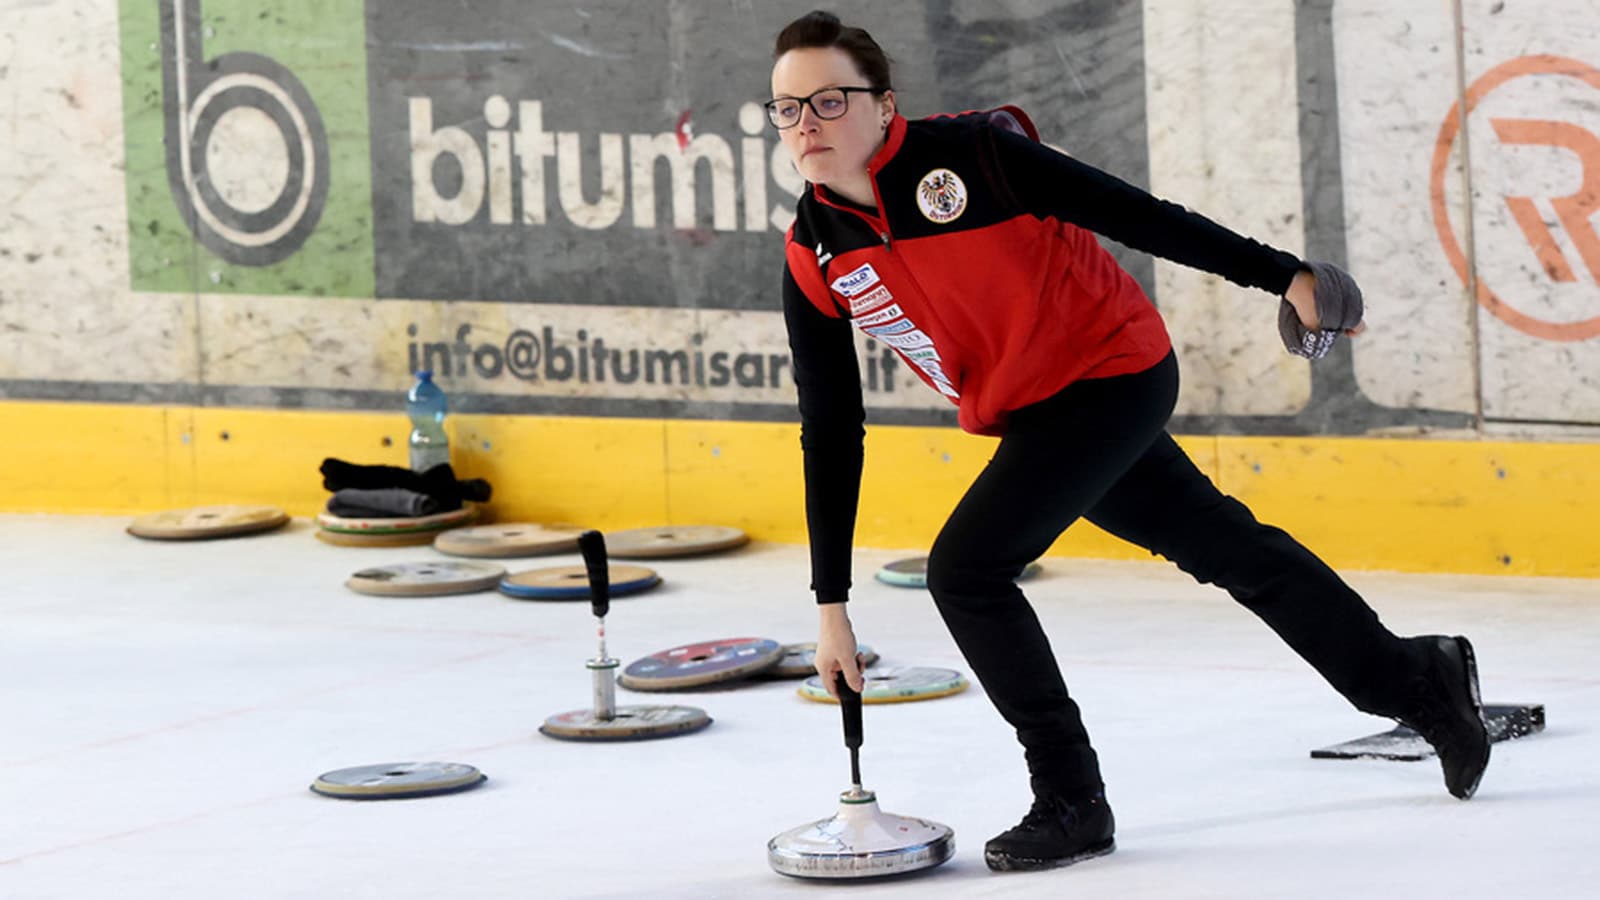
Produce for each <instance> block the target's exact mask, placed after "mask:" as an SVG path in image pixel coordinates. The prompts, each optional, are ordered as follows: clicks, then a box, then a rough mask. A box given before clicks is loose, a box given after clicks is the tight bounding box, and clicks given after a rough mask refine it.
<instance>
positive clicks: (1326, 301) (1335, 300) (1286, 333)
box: [1278, 262, 1364, 359]
mask: <svg viewBox="0 0 1600 900" xmlns="http://www.w3.org/2000/svg"><path fill="white" fill-rule="evenodd" d="M1305 266H1306V268H1307V269H1309V270H1310V272H1311V276H1312V277H1313V278H1315V279H1316V286H1315V287H1314V288H1313V292H1312V296H1313V297H1315V299H1316V304H1317V324H1318V327H1317V329H1316V330H1314V331H1313V330H1311V329H1308V328H1306V327H1305V326H1304V325H1302V324H1300V316H1299V314H1297V313H1296V312H1295V311H1294V307H1293V306H1291V305H1289V301H1288V300H1280V301H1278V334H1279V336H1281V337H1282V338H1283V346H1284V348H1285V349H1287V350H1288V351H1289V352H1290V353H1293V354H1294V355H1295V356H1304V357H1305V358H1306V359H1321V358H1322V357H1324V356H1326V355H1327V354H1328V351H1329V350H1332V349H1333V342H1334V341H1335V340H1337V339H1338V337H1339V335H1340V334H1343V333H1344V331H1345V329H1347V328H1354V327H1356V326H1357V325H1359V324H1361V315H1362V313H1363V312H1364V308H1363V306H1362V303H1361V288H1359V287H1357V286H1356V280H1355V279H1354V278H1351V277H1350V273H1349V272H1346V271H1345V270H1343V269H1341V268H1339V267H1338V266H1336V265H1334V264H1333V263H1325V262H1307V263H1306V264H1305Z"/></svg>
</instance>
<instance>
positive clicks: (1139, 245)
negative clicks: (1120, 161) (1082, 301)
mask: <svg viewBox="0 0 1600 900" xmlns="http://www.w3.org/2000/svg"><path fill="white" fill-rule="evenodd" d="M990 133H991V134H992V135H993V140H994V150H995V157H996V162H997V164H998V170H999V172H1000V173H1001V178H1002V179H1003V180H1004V181H1005V182H1006V184H1007V186H1008V189H1009V190H1010V192H1011V195H1012V196H1013V197H1014V198H1016V200H1017V204H1018V205H1019V206H1020V207H1021V208H1022V209H1023V210H1024V211H1025V212H1027V213H1029V214H1031V215H1034V216H1038V217H1039V218H1055V219H1059V220H1061V221H1063V222H1070V223H1072V224H1074V225H1077V226H1079V227H1081V228H1086V229H1088V230H1089V231H1093V232H1095V233H1096V234H1102V235H1105V236H1106V237H1108V238H1111V239H1112V240H1114V241H1117V242H1118V243H1121V244H1126V245H1127V246H1129V247H1132V248H1134V249H1136V250H1143V251H1145V252H1146V253H1151V254H1154V255H1156V256H1159V257H1161V258H1163V259H1169V260H1172V261H1173V262H1176V263H1181V264H1183V265H1186V266H1190V267H1192V268H1196V269H1200V270H1203V271H1206V272H1211V273H1213V274H1215V275H1221V276H1222V277H1223V278H1226V279H1228V280H1229V281H1232V282H1234V283H1235V284H1240V285H1244V286H1246V287H1253V288H1260V289H1261V290H1264V291H1268V292H1270V293H1273V294H1276V295H1278V296H1280V297H1281V296H1284V295H1285V293H1286V292H1288V291H1289V290H1290V286H1291V284H1293V283H1295V282H1297V281H1298V282H1301V284H1302V285H1303V287H1304V293H1305V294H1306V295H1307V296H1306V298H1305V299H1306V300H1307V301H1309V299H1310V298H1309V293H1310V284H1309V282H1310V277H1311V276H1310V274H1309V273H1306V272H1305V270H1304V268H1303V266H1302V264H1301V262H1300V259H1299V258H1298V257H1296V256H1295V255H1294V254H1292V253H1288V252H1285V251H1283V250H1278V249H1276V248H1274V247H1269V246H1267V245H1266V244H1263V243H1261V242H1259V241H1256V240H1252V239H1250V238H1247V237H1245V236H1243V235H1241V234H1238V233H1236V232H1234V231H1231V230H1230V229H1228V228H1224V227H1223V226H1221V225H1218V224H1217V223H1216V222H1213V221H1211V220H1210V219H1208V218H1206V217H1205V216H1202V215H1200V214H1199V213H1196V212H1193V211H1191V210H1189V209H1186V208H1184V207H1183V206H1180V205H1178V204H1176V203H1172V202H1170V201H1167V200H1162V199H1160V198H1158V197H1154V196H1151V195H1150V194H1149V193H1148V192H1146V191H1144V190H1141V189H1140V188H1137V187H1135V186H1133V185H1131V184H1128V183H1127V182H1125V181H1123V180H1121V179H1119V178H1117V177H1116V176H1114V175H1110V174H1107V173H1105V172H1102V171H1100V170H1099V169H1096V168H1095V167H1093V166H1090V165H1088V164H1086V163H1083V162H1080V161H1078V160H1076V159H1073V158H1072V157H1070V156H1067V155H1065V154H1063V153H1059V152H1057V151H1056V150H1053V149H1051V148H1050V147H1047V146H1045V145H1044V144H1041V143H1038V142H1037V141H1033V140H1030V139H1029V138H1027V137H1024V136H1023V135H1019V134H1013V133H1011V132H1007V131H1001V130H998V129H997V130H993V131H991V132H990ZM1297 273H1304V274H1305V278H1304V279H1297V278H1296V275H1297ZM1295 293H1296V294H1299V293H1302V291H1300V290H1296V292H1295ZM1290 300H1291V302H1294V300H1295V298H1294V297H1291V298H1290ZM1294 305H1295V307H1296V310H1297V311H1301V305H1300V304H1299V303H1295V304H1294ZM1314 306H1315V305H1314V304H1308V308H1309V309H1310V311H1311V312H1312V314H1313V315H1315V309H1314Z"/></svg>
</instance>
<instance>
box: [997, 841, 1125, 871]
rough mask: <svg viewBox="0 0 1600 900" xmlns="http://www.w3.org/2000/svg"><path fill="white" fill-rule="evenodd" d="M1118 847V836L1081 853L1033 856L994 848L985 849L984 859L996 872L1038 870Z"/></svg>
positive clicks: (1104, 853) (1070, 862) (1053, 867)
mask: <svg viewBox="0 0 1600 900" xmlns="http://www.w3.org/2000/svg"><path fill="white" fill-rule="evenodd" d="M1115 849H1117V840H1116V838H1106V839H1105V840H1104V841H1102V842H1100V843H1098V844H1095V845H1093V846H1091V847H1090V848H1089V849H1087V850H1084V851H1083V852H1081V853H1074V854H1073V855H1071V856H1058V857H1053V858H1039V857H1033V856H1012V855H1011V854H1009V853H1000V852H996V851H994V850H984V851H983V861H984V862H985V863H987V864H988V866H989V868H991V869H993V870H994V871H996V872H1036V871H1039V870H1041V869H1059V868H1061V867H1062V866H1070V865H1072V864H1073V863H1078V862H1083V861H1084V860H1086V859H1094V858H1095V857H1097V856H1106V855H1108V854H1110V853H1111V852H1112V851H1113V850H1115Z"/></svg>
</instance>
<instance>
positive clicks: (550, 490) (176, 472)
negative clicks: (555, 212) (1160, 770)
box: [0, 401, 1600, 577]
mask: <svg viewBox="0 0 1600 900" xmlns="http://www.w3.org/2000/svg"><path fill="white" fill-rule="evenodd" d="M447 424H448V426H449V429H450V434H451V448H452V461H453V463H454V465H455V466H456V469H457V471H458V473H459V474H460V475H461V476H462V477H479V478H486V479H488V480H489V481H490V482H491V483H492V484H493V485H494V501H493V503H492V505H491V509H490V513H491V515H492V516H493V518H495V519H499V520H502V521H512V520H521V521H538V522H573V523H578V524H581V525H584V526H588V527H596V528H602V529H617V528H632V527H641V526H648V525H659V524H718V525H732V526H735V527H738V528H742V529H744V530H745V531H746V532H748V533H749V534H750V536H751V537H752V538H755V539H756V540H771V541H782V542H792V543H801V542H804V540H805V522H804V512H803V504H802V485H801V478H800V448H799V439H798V427H797V426H796V425H794V424H785V423H779V424H774V423H762V422H719V421H700V420H689V421H678V420H672V421H663V420H650V419H610V418H581V417H564V416H509V415H508V416H475V415H460V416H452V417H451V418H450V419H449V420H448V423H447ZM408 428H409V424H408V422H407V420H406V419H405V417H404V416H403V415H399V414H392V415H391V414H378V413H356V412H324V411H316V412H307V411H281V410H260V409H214V408H189V407H160V406H131V405H102V404H77V403H34V402H17V401H7V402H3V403H0V429H4V433H5V434H6V435H7V436H8V439H7V446H8V450H9V452H8V453H7V454H6V463H7V464H6V465H5V466H4V467H3V469H0V510H4V511H11V512H58V513H115V514H123V513H126V514H132V513H140V512H149V511H153V510H159V509H166V508H172V507H181V506H191V505H196V504H212V503H266V504H274V505H277V506H281V507H283V508H284V509H286V510H288V511H289V512H290V513H292V514H295V515H301V516H309V515H314V514H315V513H316V512H318V511H319V510H320V509H321V508H322V504H323V502H324V501H325V500H326V497H327V493H326V491H324V490H323V488H322V484H321V476H320V475H319V474H318V472H317V467H318V465H319V464H320V463H321V461H322V460H323V459H324V458H325V457H329V456H334V457H338V458H340V459H344V460H348V461H350V462H357V463H386V464H390V465H405V461H406V436H407V433H408ZM1180 441H1181V443H1182V444H1183V445H1184V447H1185V448H1186V449H1187V450H1188V451H1189V453H1190V454H1191V455H1192V456H1193V457H1194V459H1195V461H1196V463H1197V464H1199V466H1200V467H1201V469H1203V470H1204V471H1206V472H1207V473H1208V474H1210V475H1211V476H1212V477H1213V478H1214V479H1215V480H1216V481H1217V483H1218V484H1219V485H1220V486H1221V487H1222V489H1223V490H1224V491H1226V492H1228V493H1230V494H1232V495H1234V496H1236V497H1238V498H1240V499H1241V500H1243V501H1244V502H1245V503H1246V504H1248V505H1249V506H1250V507H1251V509H1253V510H1254V511H1255V512H1256V514H1257V516H1258V517H1260V518H1261V519H1262V520H1263V521H1267V522H1271V523H1273V524H1276V525H1279V526H1281V527H1283V528H1286V529H1287V530H1289V531H1290V532H1291V533H1293V534H1294V535H1295V536H1296V537H1298V538H1300V539H1301V540H1302V541H1303V542H1305V543H1306V544H1307V545H1308V546H1310V547H1311V548H1312V549H1313V550H1314V551H1316V552H1317V553H1318V554H1319V555H1320V556H1322V557H1323V558H1324V559H1326V560H1327V561H1328V562H1329V563H1330V564H1332V565H1334V566H1337V567H1343V568H1350V569H1388V570H1396V571H1412V572H1463V573H1491V574H1493V573H1507V574H1522V575H1530V574H1537V575H1558V576H1580V577H1593V576H1600V553H1596V552H1595V544H1594V533H1595V527H1594V526H1595V525H1596V522H1597V519H1600V513H1597V512H1596V511H1597V510H1600V444H1593V443H1519V442H1506V441H1489V440H1482V441H1477V440H1425V439H1399V438H1298V437H1296V438H1275V437H1235V436H1227V437H1189V438H1181V439H1180ZM993 446H994V440H993V439H991V438H979V437H973V436H971V435H966V434H962V433H961V432H959V431H957V430H955V429H946V428H913V427H888V426H879V427H874V428H872V429H870V430H869V433H868V437H867V471H866V477H865V483H864V485H863V489H862V508H861V514H860V518H859V521H858V524H857V530H856V533H857V543H858V544H859V545H860V546H864V547H892V548H924V547H926V546H927V545H928V544H929V543H930V542H931V541H932V540H933V537H934V535H935V534H936V533H937V532H938V529H939V526H940V524H941V523H942V522H943V520H944V517H945V515H946V514H947V513H948V512H949V511H950V509H951V508H952V507H953V506H954V505H955V503H956V501H957V500H958V499H959V498H960V496H961V493H962V492H963V491H964V490H965V488H966V486H967V485H968V484H969V483H970V482H971V480H972V478H973V477H974V476H975V475H976V474H977V472H978V471H979V470H980V469H981V468H982V466H983V465H984V463H985V462H987V460H988V458H989V455H990V453H991V452H992V448H993ZM1051 552H1052V554H1053V555H1067V556H1094V557H1105V558H1115V559H1138V558H1145V557H1147V556H1148V554H1146V553H1145V552H1144V551H1143V550H1140V549H1139V548H1135V547H1131V546H1128V545H1126V544H1124V543H1122V542H1120V541H1118V540H1116V539H1114V538H1111V537H1110V536H1108V535H1106V534H1104V533H1102V532H1100V531H1099V530H1098V529H1095V528H1093V527H1092V526H1090V525H1088V524H1087V523H1080V524H1078V525H1075V526H1074V527H1073V528H1072V529H1070V530H1069V531H1068V532H1067V534H1066V535H1064V536H1063V537H1062V539H1061V540H1060V541H1059V542H1058V543H1057V544H1056V546H1055V547H1054V548H1053V549H1052V551H1051Z"/></svg>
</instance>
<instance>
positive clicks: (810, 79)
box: [772, 47, 894, 184]
mask: <svg viewBox="0 0 1600 900" xmlns="http://www.w3.org/2000/svg"><path fill="white" fill-rule="evenodd" d="M867 86H868V83H867V79H866V77H865V76H864V75H862V74H861V72H860V71H859V70H858V69H857V68H856V65H855V61H854V60H852V59H851V58H850V55H849V54H847V53H845V52H844V51H843V50H840V49H838V48H837V47H805V48H800V49H795V50H790V51H789V52H787V53H785V54H783V55H782V56H780V57H778V61H777V62H776V63H774V64H773V66H772V96H773V97H774V98H777V97H809V96H810V95H811V94H813V93H815V92H816V91H820V90H822V89H823V88H830V87H867ZM845 98H846V102H847V103H848V107H847V109H846V112H845V114H844V115H842V116H840V117H839V118H837V119H823V118H821V117H819V116H818V115H817V113H816V110H814V109H812V108H811V105H810V104H802V105H801V109H800V121H799V122H798V123H797V124H795V125H793V126H792V127H789V128H784V129H780V130H779V131H778V134H779V135H780V136H781V137H782V139H783V145H784V146H785V147H788V148H789V153H790V155H791V156H793V157H794V164H795V168H797V169H799V170H800V174H801V175H802V176H804V177H805V179H806V180H807V181H809V182H811V183H812V184H829V183H833V182H843V181H849V180H853V179H857V178H861V177H863V176H864V175H865V174H866V170H867V161H868V160H869V159H871V158H872V156H873V154H874V153H876V152H878V148H879V147H880V146H882V144H883V136H884V130H885V128H886V127H887V125H888V123H889V120H890V119H891V118H892V117H893V116H894V94H893V93H892V92H885V93H884V94H882V95H874V94H867V93H858V92H854V91H852V92H850V93H848V94H846V95H845Z"/></svg>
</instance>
